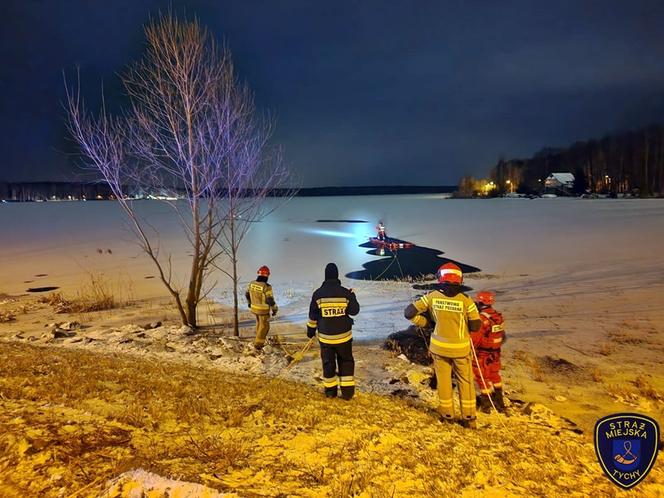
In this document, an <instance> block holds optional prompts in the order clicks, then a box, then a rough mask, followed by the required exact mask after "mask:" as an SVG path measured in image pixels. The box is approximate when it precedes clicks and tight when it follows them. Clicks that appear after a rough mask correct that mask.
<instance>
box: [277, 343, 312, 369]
mask: <svg viewBox="0 0 664 498" xmlns="http://www.w3.org/2000/svg"><path fill="white" fill-rule="evenodd" d="M314 339H315V337H312V338H311V339H309V341H308V342H307V343H306V344H305V345H304V347H303V348H302V350H301V351H298V352H297V353H295V354H294V355H293V360H292V361H291V362H290V363H289V364H288V365H286V367H285V368H284V370H290V369H291V368H293V367H294V366H295V365H296V364H297V363H298V362H299V361H300V360H301V359H302V358H303V357H304V355H305V354H306V353H307V351H309V349H311V345H312V344H313V343H314Z"/></svg>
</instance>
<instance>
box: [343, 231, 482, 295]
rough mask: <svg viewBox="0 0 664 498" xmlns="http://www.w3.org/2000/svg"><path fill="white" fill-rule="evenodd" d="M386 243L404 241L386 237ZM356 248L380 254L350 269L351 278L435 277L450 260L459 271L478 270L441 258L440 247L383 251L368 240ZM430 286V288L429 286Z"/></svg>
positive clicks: (394, 278)
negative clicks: (358, 267)
mask: <svg viewBox="0 0 664 498" xmlns="http://www.w3.org/2000/svg"><path fill="white" fill-rule="evenodd" d="M387 241H388V242H396V243H406V242H411V243H413V241H406V240H400V239H394V238H391V237H390V238H388V239H387ZM359 247H365V248H369V249H370V250H369V251H367V252H366V254H370V255H372V256H376V255H378V256H383V257H382V258H380V259H371V260H369V261H367V262H366V263H364V264H363V265H362V268H363V269H362V270H356V271H352V272H350V273H347V274H346V277H347V278H352V279H355V280H416V279H426V278H430V279H433V278H435V275H436V271H437V270H438V268H439V267H440V265H443V264H445V263H454V264H456V265H458V266H459V268H461V271H462V272H463V273H475V272H478V271H481V269H480V268H477V267H476V266H471V265H468V264H466V263H463V262H462V261H458V260H454V259H449V258H445V257H441V255H442V254H444V252H443V251H441V250H440V249H433V248H430V247H423V246H418V245H415V246H414V247H412V248H410V249H398V250H395V251H391V250H389V249H385V250H384V253H383V254H380V250H379V249H377V248H376V247H374V246H373V245H372V244H371V243H370V242H365V243H363V244H360V245H359ZM427 285H430V286H433V285H434V284H421V285H418V286H416V288H418V289H420V288H421V289H422V290H430V289H427V288H426V286H427ZM431 288H433V287H431Z"/></svg>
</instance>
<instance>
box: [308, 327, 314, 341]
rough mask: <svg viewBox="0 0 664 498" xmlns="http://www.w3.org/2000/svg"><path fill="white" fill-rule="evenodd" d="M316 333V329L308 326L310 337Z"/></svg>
mask: <svg viewBox="0 0 664 498" xmlns="http://www.w3.org/2000/svg"><path fill="white" fill-rule="evenodd" d="M315 335H316V329H312V328H311V327H307V337H308V338H309V339H312V338H313V337H314V336H315Z"/></svg>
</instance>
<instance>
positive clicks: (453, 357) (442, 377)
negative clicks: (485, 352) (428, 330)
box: [404, 263, 482, 428]
mask: <svg viewBox="0 0 664 498" xmlns="http://www.w3.org/2000/svg"><path fill="white" fill-rule="evenodd" d="M462 281H463V274H462V272H461V269H460V268H459V267H458V266H457V265H455V264H454V263H446V264H444V265H442V266H441V267H440V268H438V282H439V284H441V285H440V286H439V288H438V289H436V290H434V291H432V292H429V293H428V294H426V295H424V296H422V297H421V298H419V299H418V300H417V301H415V302H414V303H412V304H410V305H408V307H407V308H406V310H405V311H404V316H405V317H406V318H407V319H409V320H410V321H412V322H413V323H414V324H415V325H416V326H418V327H426V326H427V325H429V321H428V320H427V316H429V317H430V318H431V319H432V320H433V321H434V322H435V328H434V331H433V333H432V334H431V342H430V344H429V352H430V353H431V356H432V357H433V363H434V368H435V370H436V377H437V380H438V397H439V398H440V409H439V410H440V414H441V416H442V418H443V420H446V421H453V420H454V398H453V396H452V373H454V375H455V377H456V379H457V385H458V387H459V399H460V401H461V424H462V425H464V426H465V427H470V428H475V426H476V423H475V413H476V412H475V403H476V401H475V386H474V383H473V368H472V361H471V350H470V332H474V331H476V330H479V328H480V326H481V324H482V322H481V320H480V315H479V313H478V311H477V306H476V305H475V303H474V302H473V300H472V299H471V298H470V297H468V296H467V295H466V294H464V293H463V292H461V282H462ZM425 315H427V316H425Z"/></svg>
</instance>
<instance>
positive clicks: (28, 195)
mask: <svg viewBox="0 0 664 498" xmlns="http://www.w3.org/2000/svg"><path fill="white" fill-rule="evenodd" d="M454 190H456V187H454V186H369V187H309V188H301V189H299V190H298V191H297V192H296V194H295V195H296V196H298V197H318V196H336V195H398V194H436V193H450V192H453V191H454ZM125 191H127V192H132V189H130V188H128V189H125ZM291 194H292V190H289V189H276V190H274V191H272V192H271V193H270V195H271V196H272V197H280V196H285V195H291ZM132 195H133V196H135V197H139V198H140V197H147V196H148V195H153V196H163V195H174V196H180V197H183V196H184V192H182V191H181V190H180V189H176V188H155V191H154V192H151V193H144V192H140V193H139V192H134V193H132ZM246 195H251V191H247V192H246ZM0 199H2V200H8V201H19V202H27V201H42V200H43V201H48V200H63V199H72V200H82V199H86V200H95V199H99V200H101V199H103V200H106V199H113V195H112V192H111V189H110V188H109V187H108V185H106V184H105V183H98V182H97V183H84V182H20V183H10V182H0Z"/></svg>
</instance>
